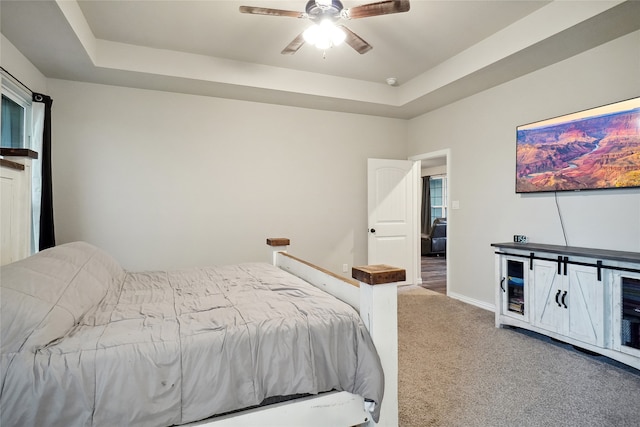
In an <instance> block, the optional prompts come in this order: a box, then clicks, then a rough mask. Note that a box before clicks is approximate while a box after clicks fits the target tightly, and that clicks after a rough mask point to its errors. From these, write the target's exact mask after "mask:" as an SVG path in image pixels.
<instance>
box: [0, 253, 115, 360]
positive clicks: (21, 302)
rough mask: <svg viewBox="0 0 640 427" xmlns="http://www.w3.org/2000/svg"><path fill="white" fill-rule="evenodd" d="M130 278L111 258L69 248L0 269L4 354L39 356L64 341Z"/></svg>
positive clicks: (0, 339) (0, 348)
mask: <svg viewBox="0 0 640 427" xmlns="http://www.w3.org/2000/svg"><path fill="white" fill-rule="evenodd" d="M124 275H125V272H124V270H123V269H122V267H121V266H120V264H119V263H118V262H117V261H116V260H115V259H114V258H113V257H111V256H110V255H109V254H107V253H106V252H104V251H102V250H100V249H98V248H96V247H95V246H92V245H90V244H88V243H85V242H74V243H68V244H65V245H61V246H56V247H54V248H51V249H47V250H44V251H42V252H39V253H37V254H35V255H33V256H31V257H29V258H26V259H23V260H21V261H18V262H14V263H12V264H9V265H6V266H3V267H1V268H0V325H1V328H2V329H1V335H0V352H1V353H3V354H6V353H13V352H17V351H21V350H34V349H36V348H38V347H42V346H44V345H46V344H48V343H50V342H52V341H55V340H56V339H58V338H61V337H63V336H64V335H65V333H66V332H67V331H69V329H71V328H72V327H73V326H74V325H75V324H76V323H78V321H79V320H80V318H81V317H82V316H83V315H84V314H85V313H86V312H87V311H88V310H89V309H91V308H92V307H93V306H95V305H96V304H98V303H99V302H100V301H101V300H102V299H103V298H104V296H105V295H106V293H107V290H108V289H109V288H110V287H111V286H120V285H121V284H122V281H123V279H124Z"/></svg>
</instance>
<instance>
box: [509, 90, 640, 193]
mask: <svg viewBox="0 0 640 427" xmlns="http://www.w3.org/2000/svg"><path fill="white" fill-rule="evenodd" d="M516 134H517V145H516V193H535V192H543V191H577V190H597V189H606V188H629V187H640V97H638V98H633V99H629V100H626V101H620V102H616V103H613V104H609V105H603V106H601V107H596V108H591V109H589V110H584V111H580V112H577V113H573V114H567V115H565V116H560V117H555V118H552V119H547V120H543V121H539V122H535V123H530V124H527V125H522V126H518V127H517V128H516Z"/></svg>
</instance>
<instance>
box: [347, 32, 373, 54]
mask: <svg viewBox="0 0 640 427" xmlns="http://www.w3.org/2000/svg"><path fill="white" fill-rule="evenodd" d="M339 28H341V29H342V30H343V31H344V33H345V34H346V35H347V38H346V39H344V42H345V43H346V44H348V45H349V46H351V47H352V48H353V49H354V50H355V51H356V52H358V53H359V54H360V55H362V54H365V53H367V52H369V51H370V50H371V49H373V46H371V45H370V44H369V43H367V42H366V41H365V40H364V39H363V38H362V37H360V36H359V35H357V34H356V33H354V32H353V31H351V30H350V29H348V28H347V27H345V26H344V25H339Z"/></svg>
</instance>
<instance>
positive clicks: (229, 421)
mask: <svg viewBox="0 0 640 427" xmlns="http://www.w3.org/2000/svg"><path fill="white" fill-rule="evenodd" d="M289 243H290V241H289V239H286V238H270V239H267V245H269V246H271V248H272V251H273V255H272V262H273V265H275V266H277V267H280V268H281V269H283V270H285V271H288V272H289V273H291V274H293V275H295V276H298V277H300V278H302V279H304V280H305V281H307V282H309V283H311V284H313V285H314V286H316V287H318V288H320V289H322V290H324V291H326V292H328V293H330V294H332V295H334V296H335V297H337V298H339V299H340V300H342V301H344V302H346V303H347V304H349V305H351V306H352V307H354V308H355V309H356V310H358V312H359V313H360V317H361V318H362V320H363V321H364V324H365V326H366V327H367V329H368V330H369V334H370V335H371V338H372V339H373V342H374V344H375V346H376V350H377V351H378V355H379V356H380V361H381V363H382V368H383V370H384V377H385V385H384V398H383V401H382V408H381V411H380V420H379V421H378V423H375V422H374V421H373V420H372V419H371V416H370V414H369V412H368V411H367V409H366V405H368V403H367V402H365V401H364V399H363V398H362V397H361V396H358V395H355V394H352V393H349V392H346V391H341V392H337V391H336V392H329V393H323V394H321V395H318V396H309V397H304V398H300V399H296V400H291V401H287V402H282V403H276V404H273V405H268V406H264V407H257V408H254V409H248V410H245V411H241V412H236V413H233V414H229V415H224V416H220V417H215V418H211V419H207V420H203V421H198V422H195V423H190V424H188V425H189V426H201V427H232V426H233V427H248V426H305V427H326V426H332V427H334V426H335V427H339V426H345V427H346V426H356V425H361V426H367V427H373V426H385V427H396V426H397V425H398V318H397V301H398V299H397V298H398V294H397V282H401V281H404V280H405V275H406V273H405V270H402V269H399V268H395V267H390V266H388V265H368V266H363V267H353V270H352V274H353V278H354V279H356V280H352V279H347V278H344V277H341V276H338V275H336V274H333V273H331V272H329V271H327V270H324V269H322V268H320V267H317V266H315V265H313V264H310V263H308V262H306V261H303V260H301V259H298V258H296V257H294V256H291V255H289V254H288V253H287V247H288V246H289Z"/></svg>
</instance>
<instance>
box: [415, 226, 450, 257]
mask: <svg viewBox="0 0 640 427" xmlns="http://www.w3.org/2000/svg"><path fill="white" fill-rule="evenodd" d="M421 252H422V255H446V253H447V219H446V218H436V219H435V220H434V221H433V225H432V226H431V231H430V232H429V234H423V235H422V251H421Z"/></svg>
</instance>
